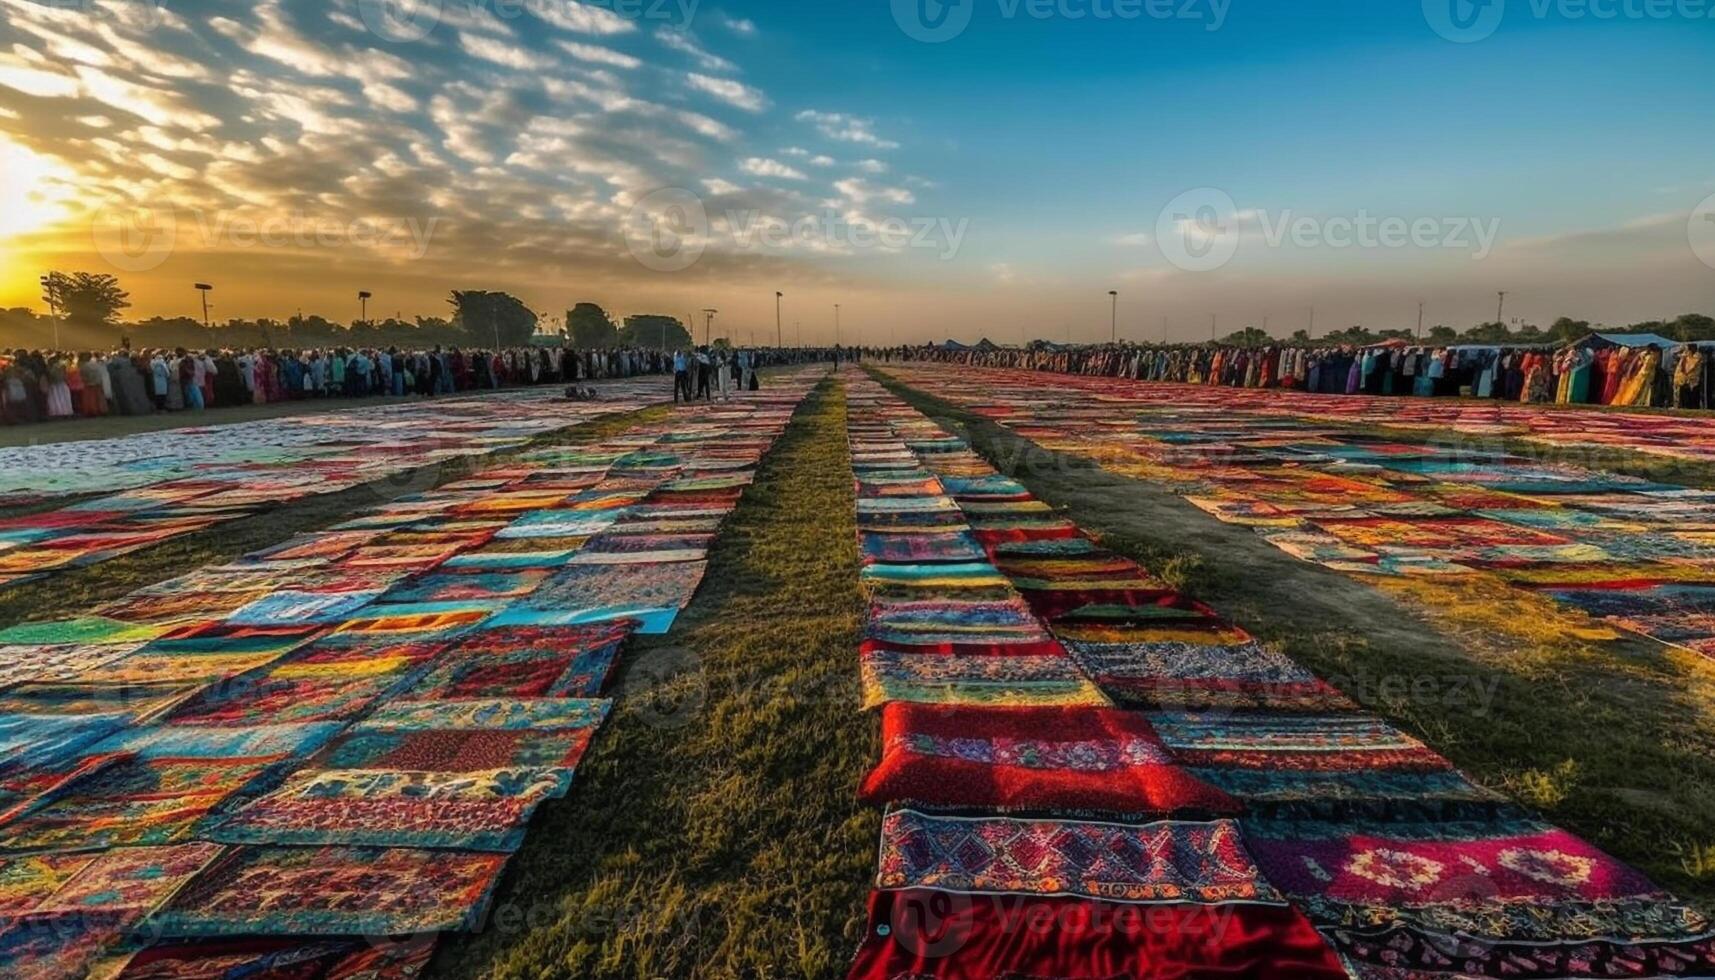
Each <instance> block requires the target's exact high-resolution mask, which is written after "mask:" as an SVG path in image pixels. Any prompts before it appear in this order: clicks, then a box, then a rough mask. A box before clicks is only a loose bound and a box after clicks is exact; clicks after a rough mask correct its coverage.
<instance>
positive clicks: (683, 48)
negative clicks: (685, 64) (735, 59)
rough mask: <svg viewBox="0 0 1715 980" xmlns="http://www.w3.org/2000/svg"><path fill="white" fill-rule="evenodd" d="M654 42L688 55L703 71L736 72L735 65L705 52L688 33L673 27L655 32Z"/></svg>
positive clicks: (736, 67)
mask: <svg viewBox="0 0 1715 980" xmlns="http://www.w3.org/2000/svg"><path fill="white" fill-rule="evenodd" d="M655 40H657V41H659V42H660V43H661V46H662V47H665V48H671V49H672V50H674V51H677V52H679V53H680V54H685V55H689V56H690V57H691V59H692V60H694V61H695V62H696V63H697V66H698V67H699V68H701V69H703V70H704V71H720V72H726V73H728V74H732V73H733V72H736V71H738V66H737V65H735V64H733V63H732V62H730V61H728V60H726V59H725V58H722V57H721V56H720V55H717V54H712V53H710V52H709V51H707V50H705V49H704V48H703V46H702V45H700V44H698V43H697V41H696V39H695V38H693V37H692V36H691V35H690V33H689V32H688V31H683V30H680V29H678V28H674V27H663V28H661V29H660V30H658V31H656V32H655Z"/></svg>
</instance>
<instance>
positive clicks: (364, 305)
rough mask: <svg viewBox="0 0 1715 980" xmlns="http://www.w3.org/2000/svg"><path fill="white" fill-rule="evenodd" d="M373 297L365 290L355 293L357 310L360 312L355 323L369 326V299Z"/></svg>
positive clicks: (372, 294)
mask: <svg viewBox="0 0 1715 980" xmlns="http://www.w3.org/2000/svg"><path fill="white" fill-rule="evenodd" d="M374 295H375V294H374V293H372V292H370V291H369V290H367V289H363V290H359V291H358V293H357V302H358V309H359V310H360V312H359V314H358V321H357V322H359V323H361V324H363V325H364V326H366V327H367V326H369V297H371V296H374Z"/></svg>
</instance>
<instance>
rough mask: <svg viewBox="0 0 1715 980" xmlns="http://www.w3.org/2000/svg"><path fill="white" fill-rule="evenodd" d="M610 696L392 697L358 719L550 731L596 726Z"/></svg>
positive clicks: (377, 726) (412, 726)
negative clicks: (436, 699) (605, 698)
mask: <svg viewBox="0 0 1715 980" xmlns="http://www.w3.org/2000/svg"><path fill="white" fill-rule="evenodd" d="M612 706H613V702H611V701H597V700H579V699H575V698H537V699H517V698H488V699H483V700H475V701H447V702H434V701H394V702H391V703H389V704H385V705H383V706H381V707H380V708H378V709H377V710H376V711H375V712H374V713H373V714H371V715H370V716H369V717H368V718H367V719H365V720H364V721H363V722H362V725H361V727H362V729H363V730H365V731H378V732H379V731H394V732H410V731H427V730H433V729H492V730H497V731H553V730H556V729H563V728H598V727H600V726H601V723H602V722H603V721H604V720H606V719H607V714H608V711H609V710H610V709H611V708H612Z"/></svg>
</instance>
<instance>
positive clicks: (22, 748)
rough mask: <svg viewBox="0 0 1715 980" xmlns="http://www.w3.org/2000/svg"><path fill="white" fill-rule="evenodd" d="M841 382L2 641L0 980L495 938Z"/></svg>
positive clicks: (354, 963) (304, 961) (632, 435)
mask: <svg viewBox="0 0 1715 980" xmlns="http://www.w3.org/2000/svg"><path fill="white" fill-rule="evenodd" d="M817 380H818V377H817V375H816V374H815V373H813V372H804V373H800V374H796V375H789V376H784V377H781V378H779V379H777V380H776V382H775V383H774V384H773V385H772V386H771V388H770V390H769V391H768V392H765V393H760V394H755V395H749V396H747V397H745V398H744V399H742V400H739V401H735V402H733V403H731V404H726V405H722V406H718V407H714V408H706V407H705V408H701V409H696V410H693V409H691V408H689V407H686V408H684V409H681V410H679V411H678V412H677V414H676V415H675V417H673V418H672V419H671V420H670V421H667V422H665V423H662V424H657V425H650V426H636V427H633V428H632V429H631V430H630V431H628V432H627V433H625V434H623V435H620V436H616V437H614V438H611V439H608V440H605V441H602V442H599V443H593V444H583V445H573V446H568V447H560V448H555V449H550V450H539V451H536V452H532V453H528V454H526V455H525V456H524V457H523V458H521V459H520V460H518V461H517V462H515V463H510V464H508V465H506V466H504V467H498V468H492V469H489V470H487V471H485V472H481V473H479V474H477V475H476V476H473V477H471V478H470V479H468V480H463V481H460V482H457V483H453V484H449V485H446V486H443V487H441V488H439V489H436V490H432V491H429V492H425V493H421V494H417V495H414V496H409V497H405V498H401V499H398V500H395V501H391V502H389V503H386V504H383V505H381V506H378V507H376V508H374V509H372V510H370V511H368V512H366V513H364V514H363V515H362V516H359V517H357V518H355V519H353V520H350V521H347V522H345V523H343V524H340V525H338V526H336V527H333V528H331V529H329V530H327V531H325V532H322V533H317V534H307V535H302V536H300V537H296V538H293V539H291V540H289V541H287V542H285V543H283V544H280V545H278V546H275V547H272V548H269V549H266V550H264V551H260V552H257V553H254V554H251V555H247V556H245V557H244V558H241V559H239V560H237V561H235V562H232V563H231V564H228V565H223V566H219V567H214V568H206V569H201V570H198V571H195V572H191V573H189V574H186V575H184V576H181V577H179V578H177V579H173V580H170V581H167V582H163V583H160V584H158V585H155V586H152V587H149V588H146V589H143V590H141V591H140V592H138V593H137V594H135V595H133V596H130V597H128V598H126V599H123V600H120V601H118V602H115V603H112V604H110V605H108V606H105V607H102V608H99V609H96V610H92V611H91V613H90V614H89V615H88V616H85V617H83V618H80V619H76V620H71V621H61V622H43V623H33V624H26V625H24V626H20V627H16V628H13V629H9V630H5V631H0V665H4V666H3V669H4V674H3V675H0V682H3V685H4V686H3V687H0V976H6V977H8V978H12V977H29V978H35V977H43V978H46V977H55V978H58V977H82V976H92V977H115V978H125V980H137V978H144V977H151V978H152V977H184V976H200V977H226V978H233V980H236V978H239V977H246V978H248V977H279V978H284V977H290V978H294V980H298V978H310V977H339V978H347V977H350V978H356V977H403V976H411V975H414V974H415V973H416V972H418V971H420V969H421V968H422V966H423V964H424V963H425V962H426V961H427V959H428V957H429V956H430V955H431V953H432V951H433V948H434V937H435V936H436V935H437V934H439V933H441V932H446V931H456V930H471V929H476V928H479V927H480V926H481V924H482V922H483V919H484V916H485V913H486V910H487V907H488V905H489V902H490V897H491V896H492V894H493V892H494V888H495V883H496V881H497V880H498V878H499V876H500V874H501V872H502V870H503V869H504V868H505V866H506V863H507V860H508V858H509V856H510V855H511V854H512V853H513V852H514V851H515V850H516V849H517V848H518V847H519V845H520V843H521V842H522V839H523V836H524V834H525V832H526V829H527V827H528V824H529V822H530V820H531V817H532V815H533V814H534V812H535V811H536V810H537V809H538V808H539V807H540V806H541V805H542V804H543V803H544V802H546V801H549V800H553V799H557V798H560V797H562V796H564V795H565V794H566V793H567V791H568V790H569V789H570V787H571V783H572V778H573V774H574V772H575V770H576V767H577V764H578V761H579V759H580V758H581V757H582V755H583V754H584V752H585V750H586V748H587V747H588V745H589V744H590V739H591V737H592V736H593V735H594V733H595V731H596V730H597V729H598V728H599V726H600V725H601V724H602V722H603V721H604V719H605V718H606V717H607V715H608V711H609V706H610V705H609V702H608V701H607V700H604V699H602V697H601V695H602V693H603V690H604V686H605V684H606V679H607V677H608V674H609V671H610V668H611V667H612V666H613V663H614V659H615V656H616V655H617V653H618V651H619V650H620V648H621V646H622V644H623V643H624V641H625V639H626V637H627V636H628V635H630V634H631V633H632V632H635V631H642V632H648V633H660V632H665V631H666V630H667V629H668V628H669V627H670V626H671V624H672V622H673V620H674V617H675V616H676V615H677V614H678V612H679V610H680V609H682V608H683V607H684V606H685V605H686V604H687V603H688V602H689V601H690V599H691V597H692V594H693V593H694V592H695V590H696V588H697V586H698V583H699V582H700V581H701V579H702V575H703V570H704V568H705V567H706V560H705V559H706V552H707V548H708V546H709V544H710V542H711V541H712V540H713V538H714V536H715V534H716V532H717V531H718V529H719V527H720V525H721V523H722V521H723V519H724V518H725V516H726V515H727V514H728V513H730V511H731V510H732V508H733V507H734V506H735V505H736V504H737V501H738V499H739V497H740V496H741V495H742V494H743V492H744V489H745V487H746V486H747V485H748V484H749V483H750V482H751V480H752V478H753V477H754V474H755V471H756V467H757V465H758V463H759V462H760V461H761V460H762V458H763V457H764V455H765V454H766V453H767V452H768V451H769V449H770V447H771V446H772V445H773V444H774V442H775V441H776V440H777V439H778V437H779V436H780V434H781V433H782V432H783V431H784V430H785V428H786V426H787V424H788V422H789V421H790V419H791V416H792V414H793V412H794V411H795V409H796V407H797V405H798V404H799V403H800V402H801V401H802V399H803V397H804V395H805V394H806V393H807V392H808V390H809V389H810V388H811V387H812V386H813V385H814V384H815V383H816V381H817ZM401 937H403V938H401Z"/></svg>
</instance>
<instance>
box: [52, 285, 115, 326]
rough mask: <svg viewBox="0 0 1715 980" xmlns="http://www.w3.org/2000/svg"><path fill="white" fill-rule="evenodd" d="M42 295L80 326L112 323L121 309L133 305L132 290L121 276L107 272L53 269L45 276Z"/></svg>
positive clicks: (53, 306) (67, 319) (75, 324)
mask: <svg viewBox="0 0 1715 980" xmlns="http://www.w3.org/2000/svg"><path fill="white" fill-rule="evenodd" d="M42 299H43V300H44V301H45V302H46V303H47V304H48V307H49V308H50V309H52V310H58V311H59V313H60V315H61V316H63V317H65V321H66V322H67V323H69V324H71V325H73V326H79V327H111V326H116V325H118V323H119V311H120V310H123V309H125V308H127V307H129V306H130V305H131V294H130V293H128V292H126V291H125V290H123V289H120V288H119V279H118V278H117V277H115V276H110V275H107V274H105V273H91V272H73V273H70V274H69V275H68V274H66V273H64V272H50V273H48V274H47V275H46V276H45V277H43V280H42Z"/></svg>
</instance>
